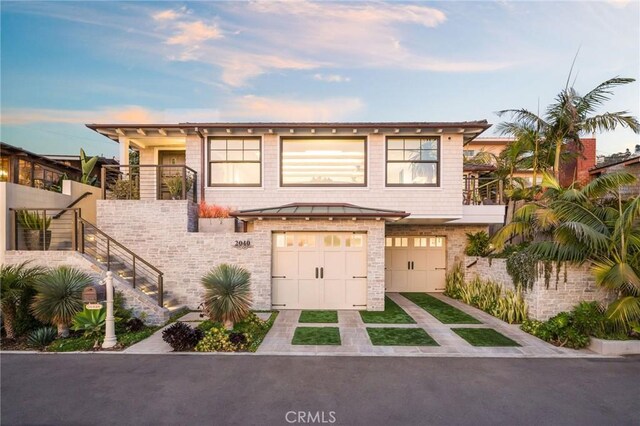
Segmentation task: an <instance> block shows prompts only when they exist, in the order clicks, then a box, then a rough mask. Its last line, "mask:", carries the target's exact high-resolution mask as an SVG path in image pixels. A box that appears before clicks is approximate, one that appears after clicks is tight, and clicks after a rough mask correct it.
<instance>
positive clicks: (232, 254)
mask: <svg viewBox="0 0 640 426" xmlns="http://www.w3.org/2000/svg"><path fill="white" fill-rule="evenodd" d="M97 205H98V227H99V228H100V229H101V230H102V231H104V232H106V233H107V234H109V235H110V236H111V237H113V238H115V239H116V240H118V241H119V242H120V243H122V244H124V245H125V246H127V247H128V248H129V249H131V250H132V251H133V252H135V253H136V254H137V255H139V256H141V257H142V258H143V259H145V260H146V261H148V262H150V263H151V264H153V265H154V266H156V267H157V268H158V269H160V270H161V271H162V272H163V273H164V289H165V290H166V291H167V292H169V293H170V294H171V295H173V296H174V297H175V298H176V299H178V300H179V301H180V302H182V303H185V304H186V305H188V306H189V307H190V308H197V307H198V305H199V304H200V303H201V302H202V295H203V293H204V291H203V287H202V285H201V283H200V279H201V278H202V276H203V275H204V274H206V273H207V272H208V271H209V270H210V269H211V268H213V267H214V266H216V265H219V264H221V263H230V264H235V265H238V266H241V267H244V268H246V269H247V270H248V271H249V272H250V273H251V283H252V289H253V297H254V304H253V308H254V309H270V308H271V234H272V232H273V231H280V230H296V231H305V230H309V231H311V230H320V229H321V230H323V231H366V232H367V234H368V244H369V250H370V255H369V259H368V265H367V269H368V271H367V276H368V279H367V291H368V305H367V308H368V309H370V310H382V309H384V253H383V252H382V250H383V249H384V221H376V220H362V221H355V222H354V221H351V220H334V221H304V220H287V221H283V220H271V221H269V220H265V221H259V222H256V225H255V226H254V227H253V229H252V231H251V232H247V233H233V232H228V233H215V234H214V233H204V232H202V233H199V232H195V231H196V230H197V221H198V218H197V205H195V204H193V203H191V202H190V201H181V200H152V201H145V200H139V201H138V200H133V201H126V200H100V201H98V204H97ZM236 242H240V244H238V245H236ZM245 242H249V244H245Z"/></svg>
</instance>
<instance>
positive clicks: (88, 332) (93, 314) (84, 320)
mask: <svg viewBox="0 0 640 426" xmlns="http://www.w3.org/2000/svg"><path fill="white" fill-rule="evenodd" d="M106 319H107V311H106V309H105V308H104V306H103V307H102V309H87V308H85V309H84V310H83V311H82V312H80V313H78V314H77V315H76V316H75V317H73V329H74V330H75V331H83V332H84V336H85V337H88V338H91V339H93V340H94V342H93V347H94V348H97V347H98V346H99V341H100V338H101V337H102V335H103V333H104V326H105V322H106Z"/></svg>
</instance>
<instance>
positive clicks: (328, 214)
mask: <svg viewBox="0 0 640 426" xmlns="http://www.w3.org/2000/svg"><path fill="white" fill-rule="evenodd" d="M231 216H234V217H237V218H238V219H242V220H262V219H288V218H291V219H307V220H310V219H333V218H335V219H353V220H357V219H376V220H381V219H385V220H400V219H403V218H405V217H407V216H409V213H407V212H404V211H399V210H385V209H373V208H369V207H360V206H356V205H353V204H346V203H292V204H285V205H284V206H279V207H267V208H262V209H251V210H239V211H235V212H232V213H231Z"/></svg>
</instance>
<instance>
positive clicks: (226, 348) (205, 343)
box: [196, 325, 251, 352]
mask: <svg viewBox="0 0 640 426" xmlns="http://www.w3.org/2000/svg"><path fill="white" fill-rule="evenodd" d="M250 343H251V339H250V338H249V335H248V333H244V332H240V331H231V332H230V331H228V330H226V329H225V328H224V327H223V326H222V325H215V326H213V327H211V328H210V329H209V330H207V331H206V332H205V333H204V337H203V338H202V340H200V342H198V344H197V345H196V351H198V352H236V351H242V350H245V349H246V348H247V347H248V345H249V344H250Z"/></svg>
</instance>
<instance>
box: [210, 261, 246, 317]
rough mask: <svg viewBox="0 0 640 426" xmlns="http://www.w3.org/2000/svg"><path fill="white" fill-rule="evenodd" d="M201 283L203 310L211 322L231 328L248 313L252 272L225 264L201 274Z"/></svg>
mask: <svg viewBox="0 0 640 426" xmlns="http://www.w3.org/2000/svg"><path fill="white" fill-rule="evenodd" d="M202 285H203V286H204V287H205V295H204V309H205V311H206V312H207V314H208V315H209V317H210V318H211V320H212V321H218V322H221V323H223V324H224V325H225V327H226V328H228V329H231V328H233V324H234V323H236V322H240V321H242V320H243V319H244V318H245V317H246V316H247V315H248V314H249V308H250V306H251V303H252V301H253V297H252V295H251V274H250V273H249V271H247V270H246V269H244V268H241V267H239V266H236V265H229V264H226V263H223V264H221V265H218V266H216V267H215V268H213V269H212V270H211V271H209V272H208V273H207V274H206V275H205V276H204V277H202Z"/></svg>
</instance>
